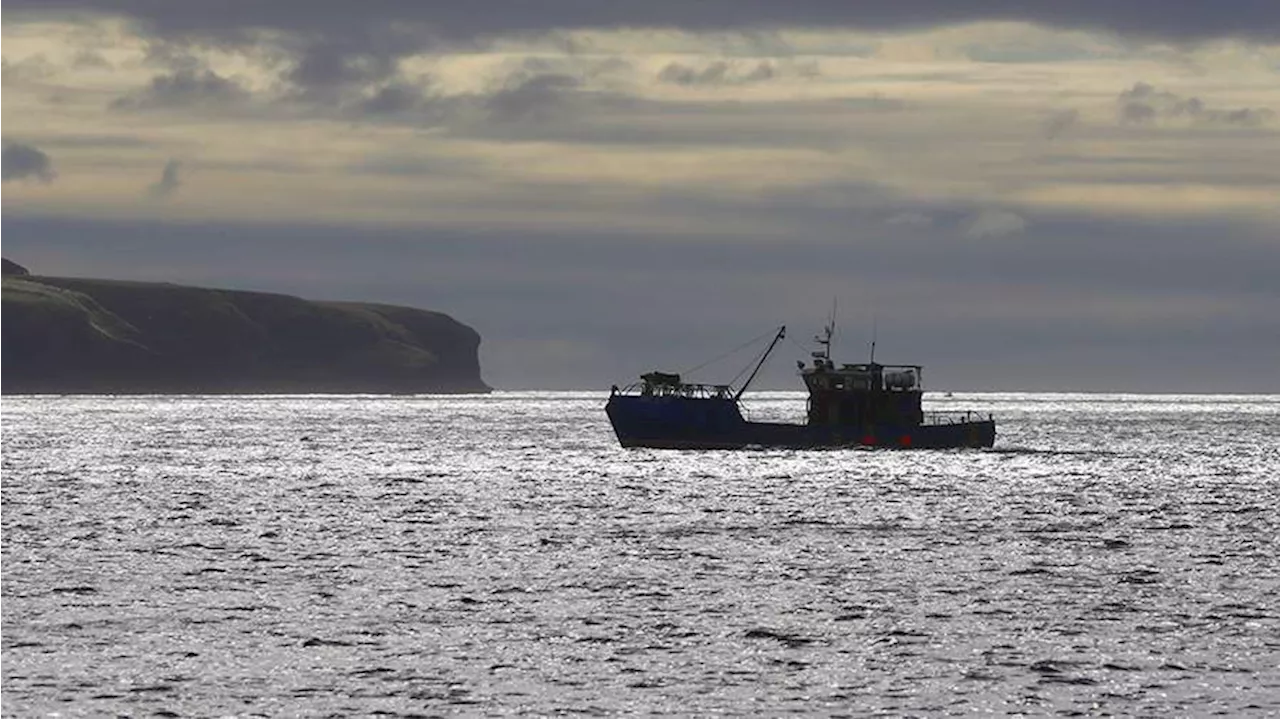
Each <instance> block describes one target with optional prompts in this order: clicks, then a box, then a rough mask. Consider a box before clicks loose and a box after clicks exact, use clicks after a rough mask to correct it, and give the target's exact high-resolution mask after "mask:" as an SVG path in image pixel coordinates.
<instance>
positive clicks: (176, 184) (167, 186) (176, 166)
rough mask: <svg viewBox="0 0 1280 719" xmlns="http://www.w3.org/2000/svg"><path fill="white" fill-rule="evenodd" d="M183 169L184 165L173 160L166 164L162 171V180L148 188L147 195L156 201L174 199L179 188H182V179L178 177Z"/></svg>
mask: <svg viewBox="0 0 1280 719" xmlns="http://www.w3.org/2000/svg"><path fill="white" fill-rule="evenodd" d="M181 169H182V163H181V162H179V161H177V160H173V159H171V160H169V161H168V162H166V163H164V169H163V170H161V171H160V179H158V180H156V181H155V182H153V183H151V185H149V186H148V187H147V194H148V195H150V196H151V197H154V198H156V199H164V198H166V197H172V196H173V194H174V193H175V192H177V191H178V188H180V187H182V178H181V177H179V176H178V172H179V170H181Z"/></svg>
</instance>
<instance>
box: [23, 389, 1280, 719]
mask: <svg viewBox="0 0 1280 719" xmlns="http://www.w3.org/2000/svg"><path fill="white" fill-rule="evenodd" d="M604 401H605V396H604V395H603V394H601V393H519V394H517V393H498V394H495V395H491V396H484V397H377V396H368V397H364V396H350V397H135V398H123V397H122V398H109V397H108V398H88V397H44V398H36V397H5V398H4V400H3V403H2V413H3V417H2V419H3V424H2V427H0V432H2V435H0V436H2V442H3V445H2V446H3V452H2V457H3V484H2V487H3V512H2V520H3V564H2V571H3V586H2V590H0V593H2V598H3V602H2V621H3V662H2V663H3V687H2V689H3V693H2V695H0V696H2V700H0V701H2V713H3V715H4V716H12V717H34V716H54V715H57V716H95V717H96V716H114V715H127V716H169V717H172V716H272V717H275V716H453V715H464V716H504V715H579V714H585V715H615V714H641V715H676V716H705V715H735V716H737V715H758V716H780V715H786V714H801V715H817V716H971V715H975V714H984V713H985V714H991V715H1028V716H1046V715H1048V716H1052V715H1064V716H1079V715H1090V716H1094V715H1120V716H1130V715H1136V716H1180V717H1181V716H1195V717H1200V716H1215V715H1220V716H1232V717H1239V716H1275V715H1280V558H1278V556H1280V546H1278V545H1280V396H1137V395H1060V394H1058V395H1046V394H975V395H956V396H954V397H943V396H931V397H929V398H928V399H927V404H928V405H929V408H930V409H936V410H946V409H975V410H979V411H981V412H983V413H986V412H991V413H994V414H995V415H996V418H997V420H998V422H999V436H998V438H997V441H996V447H995V448H994V449H992V450H958V451H911V452H900V451H892V450H838V451H837V450H832V451H803V452H802V451H743V452H673V451H649V450H623V449H621V448H619V447H618V446H617V445H616V442H615V440H614V439H613V437H612V435H611V432H610V429H609V426H608V423H607V420H606V418H605V416H604V413H603V405H604ZM748 408H749V410H750V413H751V415H752V416H754V417H756V418H760V419H763V418H775V419H790V420H795V421H799V420H800V417H801V416H802V414H803V408H804V398H803V396H802V395H799V394H794V393H776V394H763V395H758V396H757V397H755V398H753V399H751V400H750V401H749V402H748Z"/></svg>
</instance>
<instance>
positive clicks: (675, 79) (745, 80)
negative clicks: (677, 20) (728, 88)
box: [658, 60, 777, 85]
mask: <svg viewBox="0 0 1280 719" xmlns="http://www.w3.org/2000/svg"><path fill="white" fill-rule="evenodd" d="M776 74H777V70H776V69H775V68H774V66H773V64H772V63H768V62H761V63H758V64H756V65H755V66H753V67H751V69H749V70H746V71H742V70H739V69H738V68H735V67H734V66H733V65H731V64H729V63H727V62H725V61H724V60H717V61H715V62H712V63H710V64H708V65H706V66H704V67H702V68H695V67H692V66H690V65H685V64H683V63H678V62H673V63H671V64H670V65H667V66H666V67H664V68H662V70H661V71H660V72H659V73H658V80H660V81H662V82H669V83H674V84H676V85H746V84H751V83H755V82H765V81H766V80H772V79H773V78H774V76H775V75H776Z"/></svg>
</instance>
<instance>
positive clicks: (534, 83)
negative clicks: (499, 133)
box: [485, 73, 582, 123]
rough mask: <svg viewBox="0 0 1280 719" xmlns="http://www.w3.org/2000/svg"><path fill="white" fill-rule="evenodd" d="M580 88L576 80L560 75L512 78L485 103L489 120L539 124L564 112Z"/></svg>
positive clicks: (578, 81) (580, 83) (579, 83)
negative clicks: (527, 121)
mask: <svg viewBox="0 0 1280 719" xmlns="http://www.w3.org/2000/svg"><path fill="white" fill-rule="evenodd" d="M581 86H582V82H581V81H580V80H578V79H577V78H576V77H572V76H570V75H563V74H555V73H551V74H545V75H534V76H532V77H519V76H517V77H514V78H512V79H510V80H508V81H507V84H506V86H505V87H503V88H502V89H500V90H498V91H497V92H495V93H493V94H492V95H490V96H489V97H488V99H487V100H486V101H485V109H486V110H487V111H488V113H489V118H490V119H491V120H493V121H495V122H499V123H511V122H519V121H526V120H531V121H535V122H536V121H541V120H546V119H549V118H550V117H552V116H554V115H555V114H558V113H559V112H560V111H561V110H563V109H564V107H565V104H566V102H567V101H568V99H569V98H570V97H571V96H572V95H573V93H574V92H575V91H577V90H578V89H579V88H580V87H581Z"/></svg>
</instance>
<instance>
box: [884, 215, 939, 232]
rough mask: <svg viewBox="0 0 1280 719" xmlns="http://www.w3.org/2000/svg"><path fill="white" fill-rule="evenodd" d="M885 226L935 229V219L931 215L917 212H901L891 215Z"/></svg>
mask: <svg viewBox="0 0 1280 719" xmlns="http://www.w3.org/2000/svg"><path fill="white" fill-rule="evenodd" d="M884 224H886V225H889V226H890V227H906V228H916V229H922V228H926V227H933V217H932V216H931V215H928V214H925V213H923V212H919V211H916V210H908V211H906V212H899V213H897V214H896V215H890V216H889V217H888V218H886V219H885V221H884Z"/></svg>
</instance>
